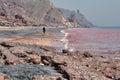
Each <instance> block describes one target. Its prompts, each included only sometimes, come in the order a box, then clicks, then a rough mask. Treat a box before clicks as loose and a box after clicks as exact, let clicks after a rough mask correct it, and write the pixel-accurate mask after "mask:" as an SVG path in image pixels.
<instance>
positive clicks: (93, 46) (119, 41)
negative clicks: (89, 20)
mask: <svg viewBox="0 0 120 80" xmlns="http://www.w3.org/2000/svg"><path fill="white" fill-rule="evenodd" d="M66 32H67V33H69V35H68V36H67V37H66V38H67V39H68V44H69V46H70V47H72V48H75V49H79V50H97V51H99V50H107V51H108V50H109V51H112V50H120V30H119V29H118V30H117V29H93V28H76V29H71V30H68V31H66Z"/></svg>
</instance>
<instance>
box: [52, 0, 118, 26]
mask: <svg viewBox="0 0 120 80" xmlns="http://www.w3.org/2000/svg"><path fill="white" fill-rule="evenodd" d="M51 1H52V2H53V3H54V4H55V5H56V6H57V7H60V8H66V9H71V10H76V9H79V10H80V12H81V13H82V14H84V16H85V17H86V18H87V19H88V20H89V21H91V22H92V23H93V24H95V25H98V26H120V0H51Z"/></svg>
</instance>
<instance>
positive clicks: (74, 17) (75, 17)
mask: <svg viewBox="0 0 120 80" xmlns="http://www.w3.org/2000/svg"><path fill="white" fill-rule="evenodd" d="M59 10H60V11H61V12H62V13H63V15H64V17H65V18H66V19H67V20H68V21H69V22H70V23H71V24H72V25H73V26H75V27H76V26H80V27H85V28H89V27H93V26H94V25H93V24H92V23H91V22H90V21H88V20H87V19H86V18H85V16H84V15H83V14H81V13H80V11H79V10H76V11H74V10H73V11H72V10H68V9H62V8H59Z"/></svg>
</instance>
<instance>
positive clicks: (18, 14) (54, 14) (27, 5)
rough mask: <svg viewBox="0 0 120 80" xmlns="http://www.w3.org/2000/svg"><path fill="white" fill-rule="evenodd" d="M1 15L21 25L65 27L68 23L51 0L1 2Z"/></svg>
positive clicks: (3, 0) (11, 0) (9, 0)
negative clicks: (55, 25) (58, 25)
mask: <svg viewBox="0 0 120 80" xmlns="http://www.w3.org/2000/svg"><path fill="white" fill-rule="evenodd" d="M0 15H1V16H4V17H6V18H8V19H12V20H15V21H17V22H19V25H41V24H46V23H47V24H49V23H54V24H56V23H57V24H61V25H63V24H65V22H66V19H65V18H64V17H63V15H62V14H61V12H59V11H58V9H57V8H55V7H54V5H53V4H52V3H51V2H50V1H49V0H0ZM14 25H18V23H17V24H16V23H14Z"/></svg>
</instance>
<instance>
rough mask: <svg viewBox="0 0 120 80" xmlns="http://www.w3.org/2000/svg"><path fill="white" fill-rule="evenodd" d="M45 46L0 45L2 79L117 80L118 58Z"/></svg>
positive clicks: (5, 43) (119, 64)
mask: <svg viewBox="0 0 120 80" xmlns="http://www.w3.org/2000/svg"><path fill="white" fill-rule="evenodd" d="M116 54H118V55H120V52H116V53H111V54H106V55H102V56H100V55H99V56H96V55H91V53H89V52H80V51H73V52H70V51H68V50H59V49H55V48H52V47H48V46H38V45H28V44H20V43H9V42H2V43H0V64H1V65H0V72H1V74H0V79H1V80H119V79H120V58H115V57H113V56H112V55H116Z"/></svg>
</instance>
